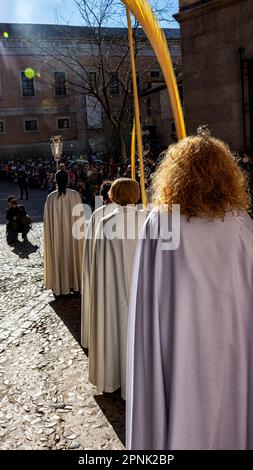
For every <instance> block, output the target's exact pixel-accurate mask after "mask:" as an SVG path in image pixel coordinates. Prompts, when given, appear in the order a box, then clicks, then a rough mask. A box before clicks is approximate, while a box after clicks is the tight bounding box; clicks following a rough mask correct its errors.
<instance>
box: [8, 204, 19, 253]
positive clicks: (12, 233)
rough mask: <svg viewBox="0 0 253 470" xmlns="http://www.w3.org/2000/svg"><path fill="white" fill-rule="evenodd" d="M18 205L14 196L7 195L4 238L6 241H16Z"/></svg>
mask: <svg viewBox="0 0 253 470" xmlns="http://www.w3.org/2000/svg"><path fill="white" fill-rule="evenodd" d="M18 212H19V211H18V206H17V201H16V199H15V196H9V197H8V209H7V210H6V219H7V226H6V238H7V243H9V244H11V243H15V242H17V241H18Z"/></svg>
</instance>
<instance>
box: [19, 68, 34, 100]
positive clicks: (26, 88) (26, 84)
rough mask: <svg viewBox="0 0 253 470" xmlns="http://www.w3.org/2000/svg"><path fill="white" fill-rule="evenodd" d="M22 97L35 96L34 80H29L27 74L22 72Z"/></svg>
mask: <svg viewBox="0 0 253 470" xmlns="http://www.w3.org/2000/svg"><path fill="white" fill-rule="evenodd" d="M21 81H22V96H23V97H27V96H34V79H33V78H27V77H26V76H25V72H21Z"/></svg>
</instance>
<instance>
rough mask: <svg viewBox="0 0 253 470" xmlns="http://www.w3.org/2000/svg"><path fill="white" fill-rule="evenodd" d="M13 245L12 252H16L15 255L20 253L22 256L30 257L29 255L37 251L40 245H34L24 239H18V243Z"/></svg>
mask: <svg viewBox="0 0 253 470" xmlns="http://www.w3.org/2000/svg"><path fill="white" fill-rule="evenodd" d="M11 246H13V248H14V249H13V250H12V252H13V253H15V255H18V256H19V257H20V258H27V259H28V258H29V255H31V254H32V253H36V251H37V250H38V249H39V247H38V245H33V244H32V243H31V242H29V241H24V242H20V241H18V242H17V243H15V244H13V245H11Z"/></svg>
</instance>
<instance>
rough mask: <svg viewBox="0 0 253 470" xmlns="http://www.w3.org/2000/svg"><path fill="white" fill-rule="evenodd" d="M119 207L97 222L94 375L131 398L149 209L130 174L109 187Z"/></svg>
mask: <svg viewBox="0 0 253 470" xmlns="http://www.w3.org/2000/svg"><path fill="white" fill-rule="evenodd" d="M109 197H110V199H111V200H112V201H113V202H115V203H116V205H117V207H116V209H115V210H114V211H113V212H112V213H111V214H110V215H108V216H106V217H104V218H103V219H102V220H101V221H100V223H99V224H98V227H97V231H96V235H95V242H94V248H93V262H92V272H91V294H90V299H91V305H90V329H89V333H90V335H89V343H90V344H89V380H90V382H91V383H93V384H94V385H95V386H96V387H97V389H98V391H99V392H103V391H104V392H109V393H111V392H114V391H115V390H117V389H118V388H120V387H121V396H122V398H123V399H125V398H126V344H127V324H128V308H129V298H130V286H131V277H132V269H133V260H134V254H135V249H136V244H137V241H138V237H139V234H140V231H141V229H142V226H143V223H144V221H145V219H146V213H145V212H144V211H142V210H138V209H137V207H136V204H137V202H138V201H139V198H140V188H139V185H138V183H137V182H136V181H133V180H131V179H128V178H119V179H118V180H115V181H114V182H113V184H112V187H111V189H110V192H109Z"/></svg>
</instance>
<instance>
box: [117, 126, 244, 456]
mask: <svg viewBox="0 0 253 470" xmlns="http://www.w3.org/2000/svg"><path fill="white" fill-rule="evenodd" d="M152 184H153V201H154V204H155V205H156V206H157V207H156V208H155V209H153V210H152V211H151V213H150V215H149V217H148V219H147V221H146V222H145V224H144V228H143V231H142V236H141V240H140V241H139V244H138V247H137V251H136V257H135V265H134V270H133V278H132V290H131V301H130V312H129V330H128V363H127V396H126V401H127V442H126V447H127V448H128V449H137V450H145V449H148V450H152V449H156V450H170V449H172V450H173V449H174V450H175V449H186V450H188V449H195V450H198V449H235V450H237V449H253V339H252V334H253V333H252V332H253V221H252V220H251V218H250V216H249V215H248V209H249V207H250V200H249V195H248V190H247V185H246V181H245V177H244V175H243V173H242V172H241V170H240V169H239V166H238V165H237V162H236V159H235V157H234V156H233V155H232V153H231V151H230V150H229V148H228V146H227V145H226V144H225V143H223V142H222V141H220V140H218V139H215V138H213V137H211V136H210V134H209V132H208V131H207V130H206V129H205V128H200V129H199V132H198V135H197V136H192V137H188V138H186V139H184V140H182V141H180V142H179V143H177V144H173V145H172V146H171V147H169V149H168V151H167V154H166V157H165V159H164V160H163V161H162V163H161V164H160V167H159V168H158V170H157V171H156V174H155V176H154V178H153V183H152ZM172 204H180V213H179V216H178V218H175V220H174V221H173V213H172V209H171V208H172ZM165 207H166V209H165ZM166 222H167V224H168V222H169V224H170V227H171V226H172V230H171V239H172V241H171V240H167V242H166V237H165V235H164V234H163V231H164V226H165V225H166ZM179 224H180V226H179ZM179 229H180V231H179ZM164 232H165V231H164ZM178 232H179V233H178ZM179 234H180V239H179ZM173 238H174V241H173ZM175 240H176V241H175ZM165 242H166V243H165Z"/></svg>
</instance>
